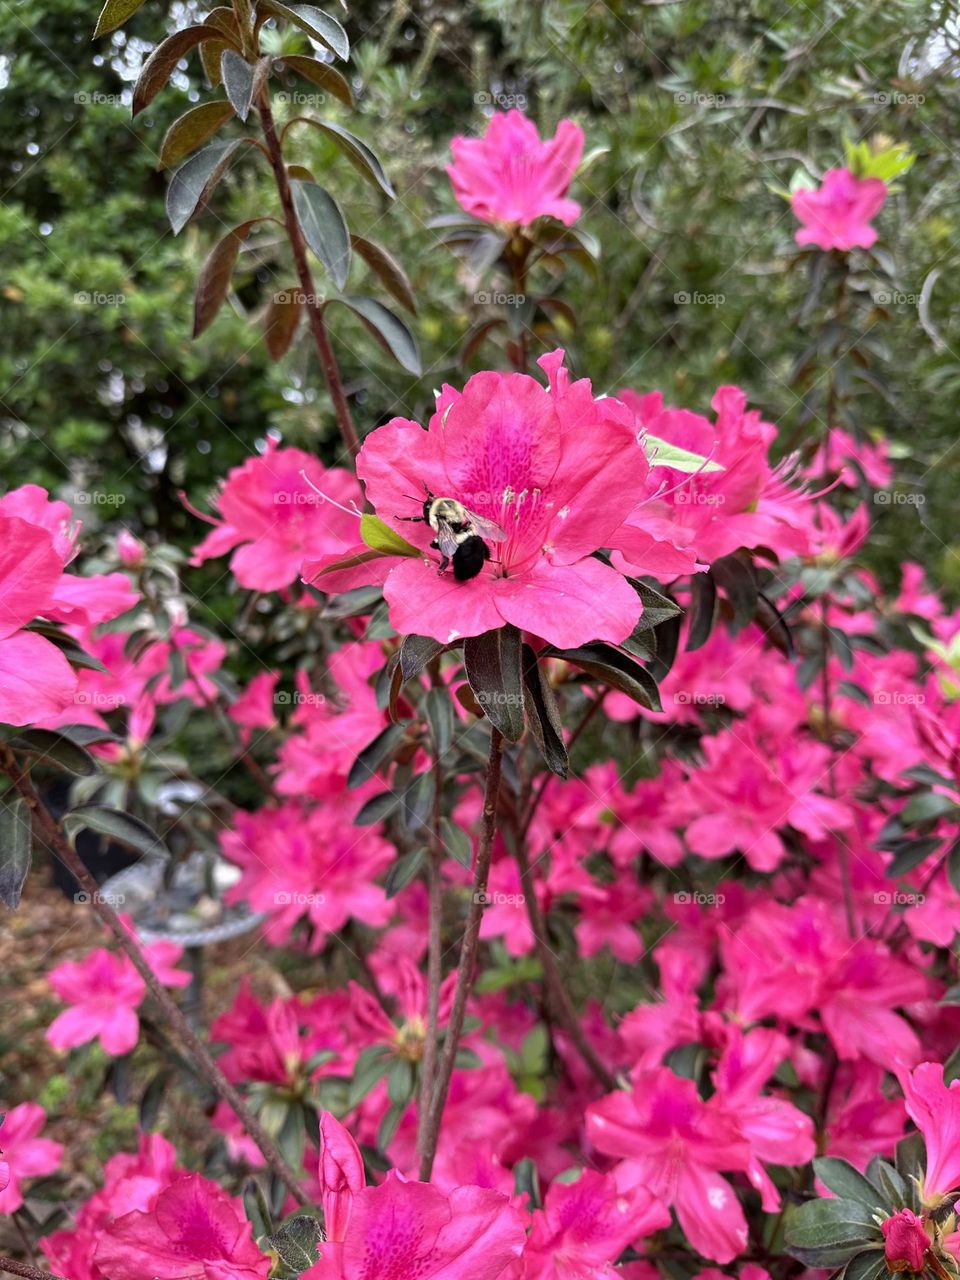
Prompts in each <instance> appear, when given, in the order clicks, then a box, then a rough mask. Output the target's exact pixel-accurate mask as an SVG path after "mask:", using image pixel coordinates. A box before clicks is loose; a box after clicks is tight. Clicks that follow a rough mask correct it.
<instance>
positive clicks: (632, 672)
mask: <svg viewBox="0 0 960 1280" xmlns="http://www.w3.org/2000/svg"><path fill="white" fill-rule="evenodd" d="M550 652H551V653H553V654H555V655H556V656H557V657H560V658H563V659H564V660H565V661H566V662H571V663H573V665H574V666H577V667H580V668H581V669H582V670H584V671H586V672H587V673H588V674H589V675H592V676H595V677H596V678H597V679H598V680H601V681H602V682H603V683H604V684H606V685H609V686H610V688H611V689H618V690H619V691H620V692H621V693H626V694H628V695H629V696H630V697H631V698H633V700H634V702H639V703H640V705H641V706H642V707H646V708H647V709H648V710H649V711H662V710H663V707H662V706H661V704H660V691H659V689H658V688H657V682H656V681H655V680H654V678H653V676H652V675H651V674H650V672H649V671H648V670H647V669H646V667H643V666H641V665H640V663H639V662H637V660H636V659H635V658H632V657H631V656H630V655H629V654H628V653H624V652H623V650H621V649H617V648H615V647H614V646H613V645H612V644H607V643H606V642H605V641H597V642H596V643H594V644H585V645H581V646H580V648H579V649H563V650H557V649H554V648H551V649H550Z"/></svg>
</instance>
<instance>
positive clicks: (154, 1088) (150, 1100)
mask: <svg viewBox="0 0 960 1280" xmlns="http://www.w3.org/2000/svg"><path fill="white" fill-rule="evenodd" d="M172 1079H173V1072H172V1071H158V1072H157V1074H156V1075H155V1076H154V1077H153V1079H152V1080H151V1081H150V1083H149V1084H148V1085H147V1087H146V1088H145V1089H144V1091H143V1096H142V1097H141V1099H140V1129H141V1132H143V1133H149V1132H150V1130H151V1129H156V1127H157V1118H158V1117H159V1115H160V1108H161V1106H162V1105H163V1099H164V1095H165V1094H166V1092H167V1088H168V1086H169V1085H170V1082H171V1080H172Z"/></svg>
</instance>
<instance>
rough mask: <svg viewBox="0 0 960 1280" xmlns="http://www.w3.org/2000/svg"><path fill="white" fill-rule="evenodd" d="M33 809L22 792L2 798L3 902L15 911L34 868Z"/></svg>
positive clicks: (0, 863)
mask: <svg viewBox="0 0 960 1280" xmlns="http://www.w3.org/2000/svg"><path fill="white" fill-rule="evenodd" d="M30 850H31V838H30V809H29V806H28V805H27V802H26V800H24V799H23V797H22V796H17V797H15V798H14V799H12V800H5V801H3V802H0V902H2V903H3V905H4V906H5V907H9V908H10V910H11V911H16V909H17V907H19V905H20V895H21V893H22V892H23V884H24V881H25V880H26V878H27V872H28V871H29V870H30Z"/></svg>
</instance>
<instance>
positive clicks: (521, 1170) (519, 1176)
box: [513, 1156, 543, 1210]
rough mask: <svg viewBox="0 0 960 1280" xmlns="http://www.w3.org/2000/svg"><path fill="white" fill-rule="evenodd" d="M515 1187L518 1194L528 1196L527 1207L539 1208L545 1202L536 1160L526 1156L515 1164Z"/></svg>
mask: <svg viewBox="0 0 960 1280" xmlns="http://www.w3.org/2000/svg"><path fill="white" fill-rule="evenodd" d="M513 1189H514V1191H515V1193H516V1194H517V1195H518V1196H526V1197H527V1208H528V1209H530V1210H533V1209H539V1208H540V1206H541V1205H542V1204H543V1201H542V1200H541V1198H540V1174H539V1171H538V1170H537V1165H536V1161H535V1160H531V1159H530V1157H529V1156H524V1158H523V1159H522V1160H518V1161H517V1163H516V1164H515V1165H514V1166H513Z"/></svg>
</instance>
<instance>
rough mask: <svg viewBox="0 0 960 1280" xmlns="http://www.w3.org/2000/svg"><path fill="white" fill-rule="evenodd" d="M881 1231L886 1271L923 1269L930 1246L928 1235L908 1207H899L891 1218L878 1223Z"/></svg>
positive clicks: (921, 1223)
mask: <svg viewBox="0 0 960 1280" xmlns="http://www.w3.org/2000/svg"><path fill="white" fill-rule="evenodd" d="M880 1230H881V1231H882V1232H883V1239H884V1242H885V1243H884V1257H885V1258H886V1260H887V1270H888V1271H914V1272H919V1271H922V1270H923V1266H924V1259H925V1258H926V1256H927V1250H928V1249H929V1248H930V1237H929V1236H928V1235H927V1232H926V1230H925V1228H924V1225H923V1219H922V1218H918V1217H917V1215H916V1214H915V1213H912V1212H911V1211H910V1210H909V1209H901V1210H900V1212H899V1213H895V1214H894V1215H893V1217H892V1218H887V1219H886V1220H885V1221H884V1222H881V1223H880Z"/></svg>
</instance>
